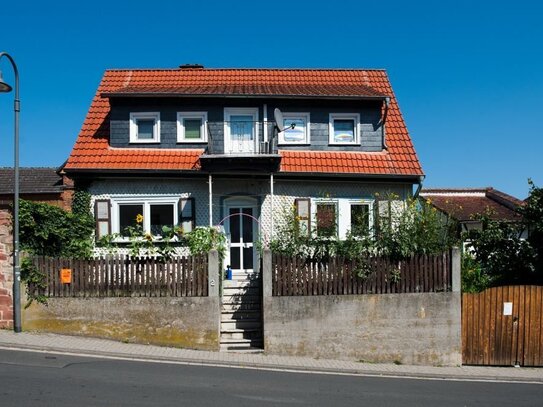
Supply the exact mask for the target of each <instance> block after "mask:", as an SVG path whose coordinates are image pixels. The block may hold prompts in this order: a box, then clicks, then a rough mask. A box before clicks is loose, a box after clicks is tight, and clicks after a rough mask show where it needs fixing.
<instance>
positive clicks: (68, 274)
mask: <svg viewBox="0 0 543 407" xmlns="http://www.w3.org/2000/svg"><path fill="white" fill-rule="evenodd" d="M60 282H61V283H62V284H72V269H61V270H60Z"/></svg>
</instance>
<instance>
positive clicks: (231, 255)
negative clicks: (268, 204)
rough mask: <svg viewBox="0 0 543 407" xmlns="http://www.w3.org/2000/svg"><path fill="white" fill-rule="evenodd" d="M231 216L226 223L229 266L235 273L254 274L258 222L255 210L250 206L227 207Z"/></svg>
mask: <svg viewBox="0 0 543 407" xmlns="http://www.w3.org/2000/svg"><path fill="white" fill-rule="evenodd" d="M227 211H228V212H227V214H228V215H229V217H228V219H227V221H226V222H225V229H226V233H227V236H228V253H227V258H226V261H227V265H230V267H231V268H232V271H233V272H238V273H237V274H240V273H239V272H241V273H252V272H253V271H254V262H255V248H254V241H255V238H256V233H257V228H256V222H255V221H254V219H253V218H252V217H253V216H254V208H253V207H249V206H230V207H227Z"/></svg>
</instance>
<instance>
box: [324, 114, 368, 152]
mask: <svg viewBox="0 0 543 407" xmlns="http://www.w3.org/2000/svg"><path fill="white" fill-rule="evenodd" d="M328 143H329V144H337V145H356V144H360V114H358V113H330V123H329V139H328Z"/></svg>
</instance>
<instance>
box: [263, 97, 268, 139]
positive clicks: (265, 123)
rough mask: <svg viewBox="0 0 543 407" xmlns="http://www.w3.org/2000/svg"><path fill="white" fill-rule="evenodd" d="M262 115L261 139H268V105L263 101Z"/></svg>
mask: <svg viewBox="0 0 543 407" xmlns="http://www.w3.org/2000/svg"><path fill="white" fill-rule="evenodd" d="M263 113H264V114H263V115H262V116H263V117H262V135H263V141H264V142H266V141H268V105H267V104H265V103H264V107H263Z"/></svg>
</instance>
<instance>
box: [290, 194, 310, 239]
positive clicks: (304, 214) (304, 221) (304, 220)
mask: <svg viewBox="0 0 543 407" xmlns="http://www.w3.org/2000/svg"><path fill="white" fill-rule="evenodd" d="M294 205H295V206H296V224H297V226H298V232H299V233H300V235H301V236H309V232H310V230H311V227H310V226H311V223H310V219H311V201H310V200H309V198H297V199H296V200H294Z"/></svg>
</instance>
